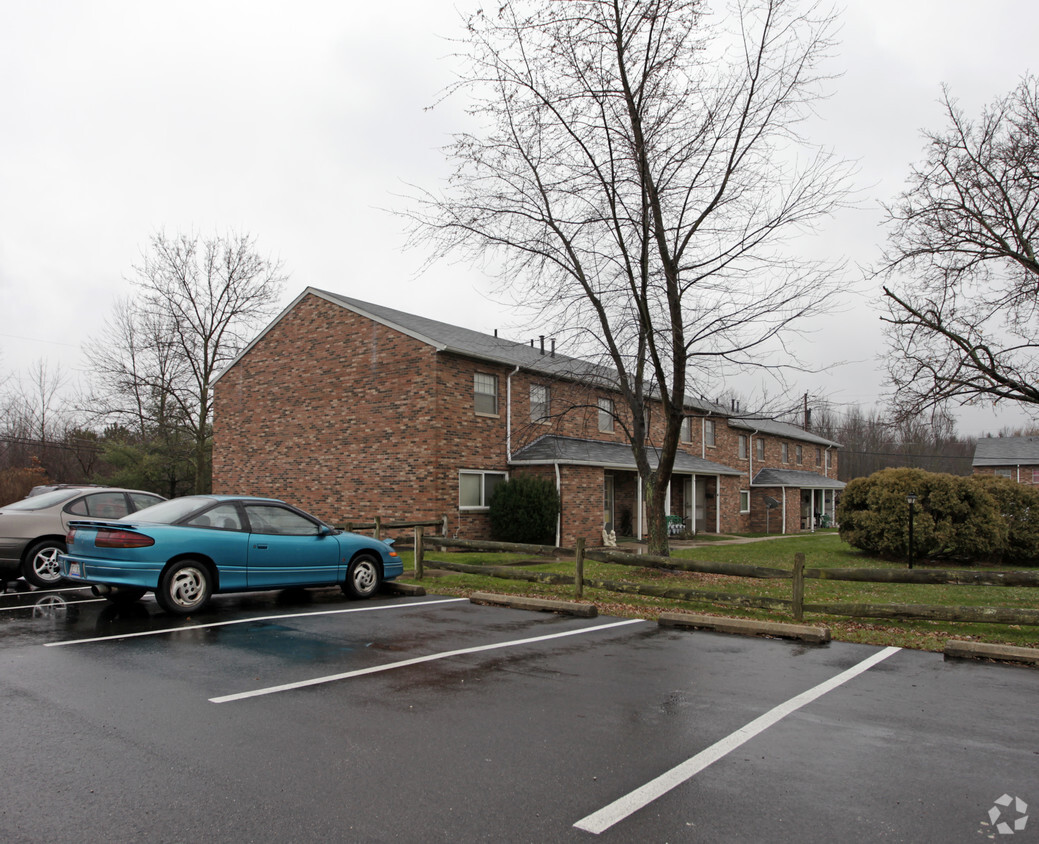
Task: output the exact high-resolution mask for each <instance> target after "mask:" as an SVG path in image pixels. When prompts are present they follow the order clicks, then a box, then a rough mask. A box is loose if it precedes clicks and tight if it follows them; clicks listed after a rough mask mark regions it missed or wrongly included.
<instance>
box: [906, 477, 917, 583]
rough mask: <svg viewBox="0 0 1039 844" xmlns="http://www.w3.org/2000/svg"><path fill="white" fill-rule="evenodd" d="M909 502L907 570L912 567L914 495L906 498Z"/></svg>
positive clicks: (911, 494)
mask: <svg viewBox="0 0 1039 844" xmlns="http://www.w3.org/2000/svg"><path fill="white" fill-rule="evenodd" d="M906 501H908V502H909V568H912V567H913V505H914V504H916V493H915V492H911V493H909V494H908V495H907V496H906Z"/></svg>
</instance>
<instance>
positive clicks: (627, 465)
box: [511, 435, 741, 475]
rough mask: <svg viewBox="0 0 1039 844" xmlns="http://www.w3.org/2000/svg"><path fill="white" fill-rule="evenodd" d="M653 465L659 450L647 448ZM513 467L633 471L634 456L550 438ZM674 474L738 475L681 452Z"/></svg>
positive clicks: (524, 452)
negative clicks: (561, 466) (562, 465)
mask: <svg viewBox="0 0 1039 844" xmlns="http://www.w3.org/2000/svg"><path fill="white" fill-rule="evenodd" d="M648 451H649V463H650V466H653V467H656V465H657V463H658V462H659V457H660V450H659V449H655V448H650V449H648ZM511 462H512V463H513V465H545V464H552V463H566V464H568V465H572V466H601V467H602V468H604V469H622V470H624V471H629V472H634V471H635V470H636V468H637V467H636V466H635V455H633V454H632V453H631V446H629V445H627V444H625V443H608V442H602V441H600V440H584V439H577V438H574V437H559V436H554V435H548V436H544V437H541V438H540V439H537V440H535V441H534V442H532V443H531V444H530V445H528V446H525V447H524V448H521V449H520V450H519V451H517V452H516V453H515V454H514V455H513V456H512V461H511ZM674 471H675V472H676V473H679V474H683V475H686V474H694V475H739V474H741V473H740V472H738V471H737V470H736V469H730V468H729V467H728V466H722V465H721V464H720V463H712V462H711V461H710V460H704V459H703V458H702V457H693V456H692V455H690V454H686V453H685V452H682V451H679V452H678V453H677V454H676V455H675V468H674Z"/></svg>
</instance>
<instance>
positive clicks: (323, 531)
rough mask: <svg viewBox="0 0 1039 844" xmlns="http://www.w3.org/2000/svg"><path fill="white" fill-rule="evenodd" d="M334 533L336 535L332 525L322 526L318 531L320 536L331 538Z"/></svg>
mask: <svg viewBox="0 0 1039 844" xmlns="http://www.w3.org/2000/svg"><path fill="white" fill-rule="evenodd" d="M333 533H335V528H334V527H331V526H330V525H321V527H319V528H318V531H317V535H318V536H331V535H332V534H333Z"/></svg>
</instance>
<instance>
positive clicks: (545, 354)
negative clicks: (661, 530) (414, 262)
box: [213, 288, 844, 545]
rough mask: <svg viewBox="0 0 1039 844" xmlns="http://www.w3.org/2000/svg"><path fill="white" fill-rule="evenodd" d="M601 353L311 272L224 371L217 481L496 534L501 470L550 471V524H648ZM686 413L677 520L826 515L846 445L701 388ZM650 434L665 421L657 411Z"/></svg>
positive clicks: (716, 524)
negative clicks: (396, 301) (744, 411)
mask: <svg viewBox="0 0 1039 844" xmlns="http://www.w3.org/2000/svg"><path fill="white" fill-rule="evenodd" d="M608 384H609V373H608V371H606V370H604V369H602V368H601V367H597V366H595V365H594V364H590V363H588V362H587V361H581V360H578V359H575V358H571V357H568V356H565V355H562V354H557V353H556V351H555V348H554V343H553V341H551V340H550V341H549V343H548V346H547V348H546V344H545V342H544V339H543V338H539V340H538V341H537V342H531V343H517V342H514V341H510V340H505V339H503V338H499V337H497V336H491V335H487V334H482V333H479V332H475V331H470V330H468V329H465V328H461V327H458V326H453V325H448V324H446V323H442V322H438V321H435V320H431V319H427V318H425V317H422V316H417V315H414V314H408V313H404V312H402V311H398V310H394V309H391V308H386V307H382V306H380V305H374V304H370V303H367V302H361V301H358V300H356V299H351V298H347V297H344V296H340V295H338V294H335V293H330V292H327V291H323V290H317V289H315V288H307V289H306V290H304V291H303V292H302V293H301V294H300V295H299V296H298V297H297V298H296V299H295V300H294V301H293V302H292V303H291V304H290V305H289V306H288V307H287V308H286V309H285V310H284V311H283V312H282V313H281V314H280V315H279V316H278V317H277V318H275V319H274V321H273V322H272V323H271V324H270V325H269V326H267V328H266V329H264V331H263V332H261V333H260V335H259V336H258V337H256V338H255V339H254V340H253V341H252V342H251V343H250V344H249V345H248V346H247V347H246V348H245V350H244V351H243V352H242V353H241V354H240V355H239V356H238V357H237V358H236V359H235V360H234V361H233V362H232V363H231V365H230V366H229V367H228V368H227V369H226V370H225V371H224V372H223V373H221V375H220V376H219V377H218V379H217V380H216V382H215V384H214V402H215V410H214V432H213V440H214V445H213V488H214V491H216V492H235V493H242V494H257V495H271V496H275V497H279V498H284V499H287V500H289V501H292V502H294V503H297V504H299V505H300V506H302V507H304V508H306V509H308V510H311V511H313V512H314V513H316V514H318V515H320V516H322V517H323V518H325V519H327V520H329V521H335V522H343V521H350V520H353V521H362V520H364V521H369V520H371V519H372V518H373V517H374V516H376V515H379V516H382V517H384V518H386V519H399V520H426V519H440V518H443V517H445V516H446V518H447V525H448V530H449V532H450V533H451V534H452V535H459V536H464V537H470V538H481V537H486V536H487V535H488V531H489V525H488V519H487V502H488V500H489V498H490V494H491V492H492V491H493V489H494V486H495V484H496V483H498V482H500V481H501V480H503V479H505V478H507V477H508V476H509V475H510V474H513V473H519V472H527V473H535V474H540V475H543V476H545V477H548V478H550V479H551V480H552V481H553V482H554V483H555V484H556V486H557V489H558V490H559V492H560V497H561V501H562V512H561V515H560V520H559V530H558V533H557V541H558V542H559V543H560V544H563V545H570V544H572V543H573V542H574V540H575V539H576V538H577V537H578V536H583V537H585V538H586V539H587V540H588V541H589V542H593V543H597V542H599V541H601V536H602V530H603V528H604V527H605V528H607V529H611V530H615V531H616V532H617V533H618V535H632V536H643V535H645V533H646V532H647V530H648V525H647V524H646V522H645V517H644V506H643V500H642V494H641V485H640V484H638V483H637V482H636V481H637V477H638V476H637V472H636V469H635V461H634V457H633V455H632V453H631V448H630V445H629V440H628V437H627V435H626V433H625V430H626V428H627V426H626V424H625V408H624V406H623V403H622V401H621V400H620V397H619V396H617V395H615V394H614V393H613V392H612V391H611V390H610V388H609V387H608V386H607V385H608ZM686 411H687V417H686V420H685V423H684V424H683V428H682V436H681V443H680V446H679V452H678V455H677V457H676V460H675V468H674V476H673V478H672V482H671V486H670V489H669V492H668V502H667V506H668V512H669V513H671V514H672V515H673V516H674V517H675V518H673V519H672V522H673V523H674V526H673V529H674V530H677V531H685V532H689V533H692V532H700V531H706V532H711V533H714V532H732V531H740V532H746V531H765V530H768V531H769V532H772V533H787V532H795V531H801V530H812V529H814V527H815V526H817V525H818V524H825V523H826V522H827V521H829V520H832V517H833V511H834V504H835V500H834V498H835V493H836V492H837V491H838V490H840V489H842V488H843V487H844V484H843V483H841V482H840V481H838V480H837V479H836V478H837V449H838V448H839V445H838V444H837V443H835V442H833V441H831V440H828V439H825V438H823V437H819V436H816V435H814V434H812V433H811V432H808V431H805V430H803V429H801V428H798V427H797V426H795V425H790V424H787V423H782V422H775V421H772V420H767V419H752V418H745V417H740V416H739V415H738V414H737V413H736V412H735V410H734V409H731V408H730V409H729V410H728V411H726V409H725V408H723V407H720V406H717V405H715V404H713V403H710V402H706V401H703V400H695V401H689V402H687V406H686ZM647 421H648V425H649V431H650V442H654V441H656V442H660V441H661V440H662V438H663V419H662V414H661V413H654V408H653V407H650V409H649V411H648V420H647Z"/></svg>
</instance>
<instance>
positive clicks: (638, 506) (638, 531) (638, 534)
mask: <svg viewBox="0 0 1039 844" xmlns="http://www.w3.org/2000/svg"><path fill="white" fill-rule="evenodd" d="M635 478H636V480H635V510H636V513H637V515H636V517H635V540H636V541H637V542H641V541H642V507H643V504H642V500H643V499H642V476H641V475H639V474H638V473H636V474H635Z"/></svg>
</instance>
